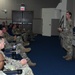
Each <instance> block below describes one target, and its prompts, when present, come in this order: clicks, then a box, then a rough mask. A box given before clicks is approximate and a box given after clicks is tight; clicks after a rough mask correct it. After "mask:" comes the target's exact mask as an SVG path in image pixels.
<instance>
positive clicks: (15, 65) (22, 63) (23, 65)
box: [0, 36, 34, 75]
mask: <svg viewBox="0 0 75 75" xmlns="http://www.w3.org/2000/svg"><path fill="white" fill-rule="evenodd" d="M4 45H5V40H4V37H3V36H0V53H2V54H3V56H4V57H5V60H6V61H5V63H6V64H5V66H4V68H6V69H9V70H17V69H22V71H23V72H22V74H21V75H34V74H33V72H32V70H31V68H30V67H29V66H28V65H27V61H26V59H22V60H14V59H11V58H8V57H6V56H5V55H4V53H3V52H2V51H1V49H3V48H4ZM11 66H12V67H11Z"/></svg>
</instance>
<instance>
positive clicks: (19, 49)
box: [0, 30, 36, 66]
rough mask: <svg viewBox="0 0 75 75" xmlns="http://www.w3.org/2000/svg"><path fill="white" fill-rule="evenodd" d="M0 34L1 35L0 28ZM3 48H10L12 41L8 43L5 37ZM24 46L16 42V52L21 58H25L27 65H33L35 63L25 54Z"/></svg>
mask: <svg viewBox="0 0 75 75" xmlns="http://www.w3.org/2000/svg"><path fill="white" fill-rule="evenodd" d="M0 36H3V33H2V30H0ZM5 43H6V44H5V49H12V47H13V44H14V43H8V41H7V40H6V39H5ZM25 52H27V51H25V48H24V47H23V46H22V45H21V44H20V43H19V44H16V53H19V54H20V55H21V56H22V58H25V59H26V60H27V63H28V65H29V66H35V65H36V63H33V62H32V61H31V60H30V58H28V56H27V54H26V53H25Z"/></svg>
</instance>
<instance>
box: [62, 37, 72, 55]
mask: <svg viewBox="0 0 75 75" xmlns="http://www.w3.org/2000/svg"><path fill="white" fill-rule="evenodd" d="M62 43H63V48H64V49H65V50H66V51H67V55H70V56H72V55H73V46H72V37H69V36H65V37H64V38H63V41H62Z"/></svg>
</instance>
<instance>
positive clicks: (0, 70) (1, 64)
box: [0, 53, 6, 75]
mask: <svg viewBox="0 0 75 75" xmlns="http://www.w3.org/2000/svg"><path fill="white" fill-rule="evenodd" d="M4 60H5V58H4V56H3V54H2V53H0V75H6V74H5V73H3V68H4Z"/></svg>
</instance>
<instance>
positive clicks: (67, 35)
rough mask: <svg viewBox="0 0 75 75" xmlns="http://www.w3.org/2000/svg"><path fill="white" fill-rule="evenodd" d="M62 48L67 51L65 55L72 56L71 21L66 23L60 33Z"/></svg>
mask: <svg viewBox="0 0 75 75" xmlns="http://www.w3.org/2000/svg"><path fill="white" fill-rule="evenodd" d="M61 37H62V46H63V48H64V49H65V50H66V51H67V55H69V56H72V55H73V48H72V40H73V24H72V20H69V21H67V23H66V26H65V28H63V31H62V33H61Z"/></svg>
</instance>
